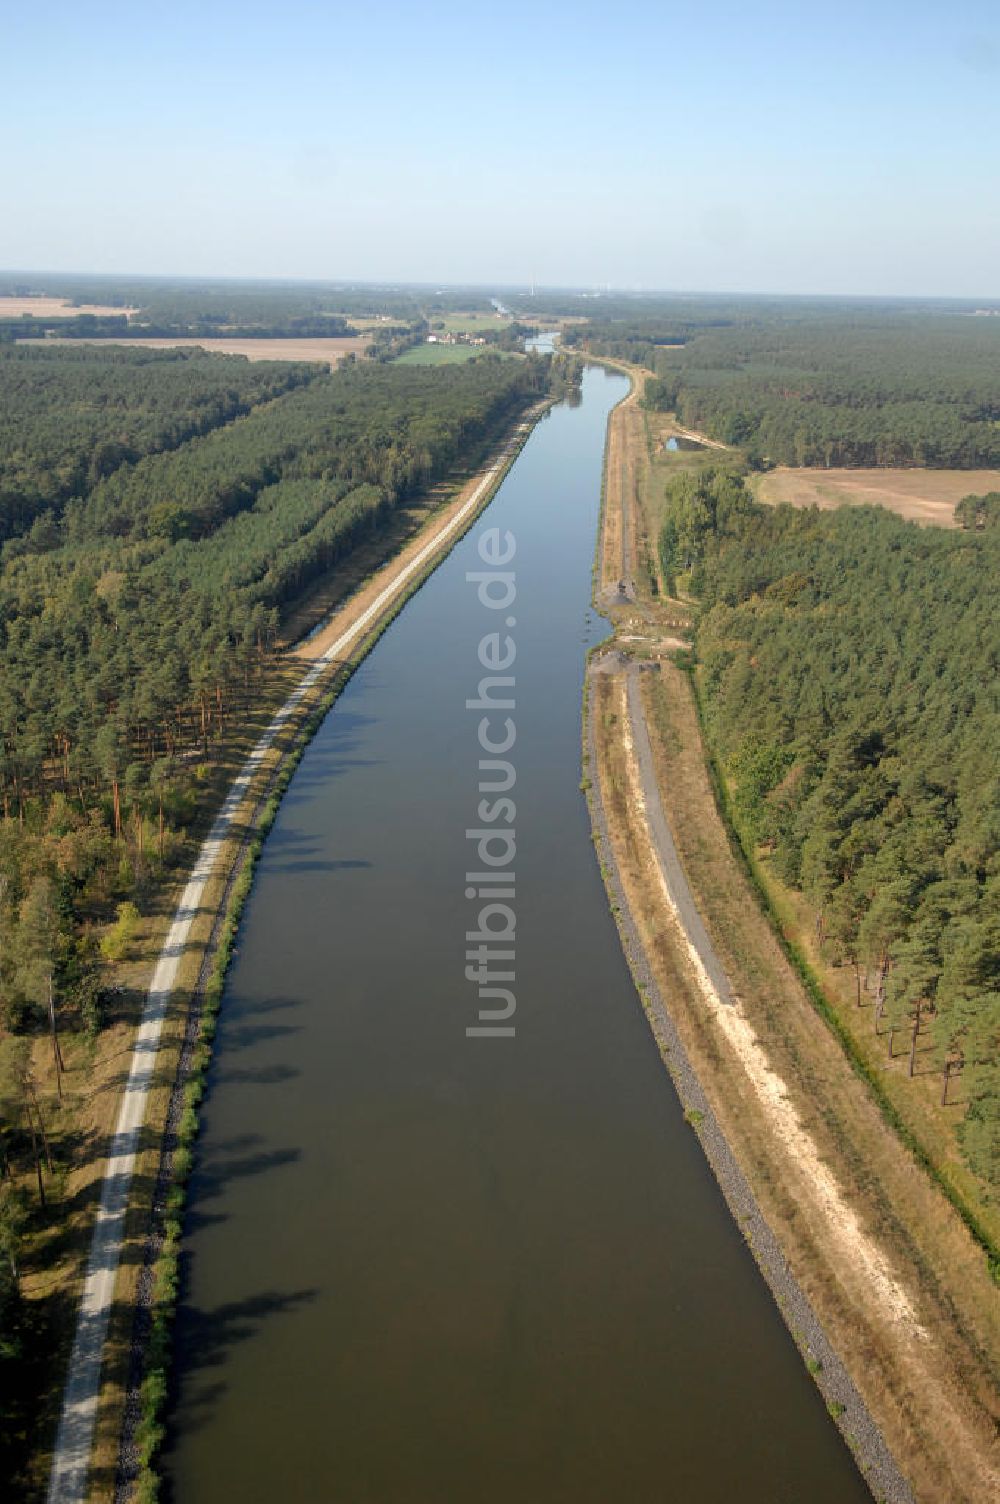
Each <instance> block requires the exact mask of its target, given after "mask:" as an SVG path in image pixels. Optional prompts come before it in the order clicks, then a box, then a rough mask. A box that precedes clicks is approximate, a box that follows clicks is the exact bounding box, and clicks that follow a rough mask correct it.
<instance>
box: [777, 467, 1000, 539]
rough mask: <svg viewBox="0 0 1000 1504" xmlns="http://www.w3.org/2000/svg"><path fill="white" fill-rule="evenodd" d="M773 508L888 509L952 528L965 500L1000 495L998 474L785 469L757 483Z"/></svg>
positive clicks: (998, 471) (977, 471)
mask: <svg viewBox="0 0 1000 1504" xmlns="http://www.w3.org/2000/svg"><path fill="white" fill-rule="evenodd" d="M753 490H754V493H755V495H756V496H757V499H758V500H759V501H763V502H766V503H767V504H768V505H769V506H778V505H780V503H781V502H788V503H789V504H790V505H791V506H793V507H819V508H820V510H821V511H829V510H831V509H832V508H834V507H843V506H855V507H856V506H879V507H887V508H888V510H889V511H890V512H895V513H897V515H898V516H900V517H905V518H906V520H907V521H908V522H920V523H923V524H924V525H927V526H934V527H954V526H955V519H954V510H955V503H956V502H957V501H961V499H962V497H963V496H970V495H976V496H984V495H985V494H986V493H987V492H988V491H1000V470H920V469H905V470H904V469H884V470H817V469H813V468H802V469H794V468H791V467H789V466H785V465H781V466H779V467H778V469H776V470H771V471H769V472H768V473H767V474H766V475H759V476H757V477H756V478H755V479H754V481H753Z"/></svg>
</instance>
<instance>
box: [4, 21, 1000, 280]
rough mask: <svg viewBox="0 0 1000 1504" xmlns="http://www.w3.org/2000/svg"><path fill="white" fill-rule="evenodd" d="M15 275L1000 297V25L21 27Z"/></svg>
mask: <svg viewBox="0 0 1000 1504" xmlns="http://www.w3.org/2000/svg"><path fill="white" fill-rule="evenodd" d="M0 62H2V65H3V66H2V74H0V77H2V79H3V83H2V86H0V175H2V176H0V183H2V200H0V205H2V207H0V267H7V268H14V267H18V268H22V267H35V268H47V269H73V270H99V271H136V272H139V271H145V272H164V273H170V272H184V273H195V274H216V275H240V276H244V275H246V276H255V275H266V276H291V277H330V278H344V277H348V278H371V279H401V280H403V279H405V280H424V281H434V280H441V281H477V282H482V281H490V280H496V281H499V282H520V281H528V280H529V279H530V278H532V277H534V278H536V279H537V280H538V281H539V282H541V283H550V284H551V283H558V284H564V285H565V284H578V283H579V284H596V283H605V282H611V283H613V284H615V285H616V286H636V285H642V286H645V287H659V288H687V289H692V288H700V289H733V290H762V291H789V292H811V291H816V292H846V293H865V292H869V293H907V294H913V293H928V294H956V295H962V296H976V295H982V296H987V295H992V296H996V295H997V294H1000V0H955V3H951V4H946V3H944V0H935V3H933V4H932V3H928V0H909V3H904V0H867V3H856V0H842V3H841V0H838V3H829V0H828V3H826V4H822V3H817V0H811V3H810V0H801V3H795V4H792V3H785V0H762V3H757V4H755V3H753V0H743V3H732V0H689V3H686V4H678V3H675V0H656V3H646V0H633V3H631V4H627V5H625V4H616V3H614V0H609V3H604V4H593V3H590V0H574V3H562V0H558V3H546V0H534V3H524V0H509V3H506V4H476V3H475V0H469V3H465V4H458V3H452V0H436V3H429V4H428V3H424V4H421V3H419V0H416V3H412V4H402V3H385V0H368V3H356V4H351V5H347V4H341V3H338V0H328V3H325V4H309V3H304V0H269V3H267V4H259V3H257V0H239V3H235V0H233V3H229V0H201V3H191V0H176V3H169V0H167V3H163V4H154V3H150V0H130V3H128V4H116V3H102V0H73V3H63V0H55V3H51V0H30V3H29V0H18V3H16V4H15V3H13V0H0Z"/></svg>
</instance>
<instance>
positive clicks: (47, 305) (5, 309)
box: [0, 296, 136, 319]
mask: <svg viewBox="0 0 1000 1504" xmlns="http://www.w3.org/2000/svg"><path fill="white" fill-rule="evenodd" d="M135 311H136V310H135V309H134V308H111V307H109V306H106V305H105V304H103V303H77V304H73V303H69V302H67V300H66V299H65V298H7V297H2V296H0V319H19V318H22V317H23V316H24V314H26V313H30V314H33V315H34V317H35V318H37V319H75V318H78V317H79V316H80V314H82V313H92V314H93V315H94V317H95V318H120V316H121V315H122V314H123V313H126V314H133V313H135Z"/></svg>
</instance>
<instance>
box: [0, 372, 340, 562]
mask: <svg viewBox="0 0 1000 1504" xmlns="http://www.w3.org/2000/svg"><path fill="white" fill-rule="evenodd" d="M318 374H319V373H318V369H317V368H316V367H314V366H306V365H294V364H289V363H288V362H284V363H282V362H271V361H262V362H260V363H258V364H253V365H251V364H250V362H248V361H246V360H243V359H241V358H239V357H236V356H227V357H211V356H208V355H205V354H203V353H202V352H201V351H200V350H163V351H159V350H144V349H135V350H125V349H114V348H109V349H107V350H95V349H94V348H93V347H92V346H90V345H83V346H81V347H80V348H79V349H64V348H62V347H59V348H52V347H50V348H48V349H45V348H37V349H36V348H34V347H32V346H16V347H14V348H10V347H8V348H6V349H4V348H0V544H2V543H3V542H4V541H6V540H7V539H9V538H13V537H16V536H18V535H19V534H22V533H25V532H27V531H28V530H29V529H30V528H31V526H32V524H33V523H35V522H36V520H39V525H40V527H42V528H49V527H51V524H52V521H53V520H54V519H55V518H57V517H58V516H59V515H60V514H61V512H62V509H63V507H64V505H65V504H66V502H67V501H69V500H70V499H71V498H73V497H79V496H85V495H87V494H88V493H89V492H90V491H91V490H92V489H93V488H94V487H95V486H96V485H97V484H99V482H100V481H101V480H103V479H104V478H105V477H106V476H108V475H110V474H112V473H113V472H114V471H115V470H117V469H119V467H120V466H122V465H123V464H126V463H128V462H130V461H136V460H139V459H141V458H142V457H143V456H144V455H148V454H155V453H156V452H158V451H160V450H164V449H176V448H177V447H178V446H179V445H181V444H184V443H186V442H187V440H189V439H192V438H194V437H196V436H197V435H199V434H204V433H208V432H209V431H210V430H211V429H213V428H218V427H219V426H220V424H223V423H228V422H229V421H230V420H231V419H233V418H236V417H238V416H240V415H241V414H245V413H248V412H249V411H250V409H251V408H252V407H256V406H257V405H259V404H260V403H262V402H266V401H268V400H269V399H271V398H273V397H278V396H281V395H282V394H283V393H285V392H288V391H290V390H291V389H292V388H293V387H296V386H301V385H303V384H304V383H305V382H307V381H311V380H314V379H315V378H316V376H317V375H318Z"/></svg>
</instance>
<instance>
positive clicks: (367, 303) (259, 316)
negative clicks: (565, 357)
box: [0, 275, 491, 341]
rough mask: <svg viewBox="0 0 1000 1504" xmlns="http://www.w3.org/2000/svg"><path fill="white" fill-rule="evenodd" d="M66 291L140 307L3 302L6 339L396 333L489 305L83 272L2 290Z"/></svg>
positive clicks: (472, 292)
mask: <svg viewBox="0 0 1000 1504" xmlns="http://www.w3.org/2000/svg"><path fill="white" fill-rule="evenodd" d="M39 294H41V295H44V296H47V297H55V298H65V299H67V300H68V301H69V302H70V303H73V304H81V303H91V304H95V305H100V306H104V307H110V308H122V309H123V310H124V309H127V308H130V309H134V310H136V311H135V313H134V315H133V316H132V318H131V319H126V316H125V314H124V312H123V313H122V314H121V315H120V316H103V317H102V316H98V315H93V314H81V315H78V316H76V317H73V316H71V315H66V316H57V317H55V318H51V317H45V316H42V315H39V316H37V317H36V318H34V319H27V318H17V319H5V318H4V317H3V309H2V307H0V341H3V340H5V339H6V340H10V339H15V338H21V339H23V338H26V337H27V338H31V337H35V336H36V335H37V336H43V335H44V333H45V331H46V330H52V331H54V332H55V333H58V334H61V335H68V336H70V337H90V338H94V337H100V336H102V335H103V336H105V337H113V338H120V337H121V335H122V333H132V334H142V335H148V336H158V337H163V338H178V337H192V338H199V337H200V338H202V339H207V338H210V337H211V336H212V335H221V334H229V335H242V336H244V337H255V336H256V337H260V338H317V337H318V338H323V337H326V336H340V335H350V334H352V333H355V332H356V331H355V330H354V328H353V326H352V325H351V323H350V320H351V319H352V318H357V319H381V320H384V321H385V322H387V323H390V324H394V325H396V326H397V330H396V332H397V333H398V332H399V329H401V328H407V327H410V326H412V325H413V324H415V323H420V322H421V321H422V320H424V319H425V318H429V317H433V316H434V315H435V314H438V313H442V314H443V313H448V312H451V311H453V310H455V309H462V310H465V311H482V312H487V311H489V310H490V309H491V303H490V300H489V298H488V297H487V296H486V295H485V293H484V292H483V290H482V289H481V288H479V289H466V290H463V289H459V288H455V289H448V290H446V291H445V290H441V291H439V290H437V289H425V288H418V287H412V288H405V287H404V288H400V287H378V286H374V285H373V286H370V287H358V286H344V287H338V286H336V285H332V284H330V283H286V284H280V283H274V282H256V283H255V282H234V281H218V280H215V281H193V280H185V281H168V280H165V279H160V278H149V277H147V278H121V277H83V276H77V277H73V276H58V275H53V276H24V277H17V276H14V277H10V276H8V277H6V278H4V277H0V295H7V296H14V297H30V296H33V295H39Z"/></svg>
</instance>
